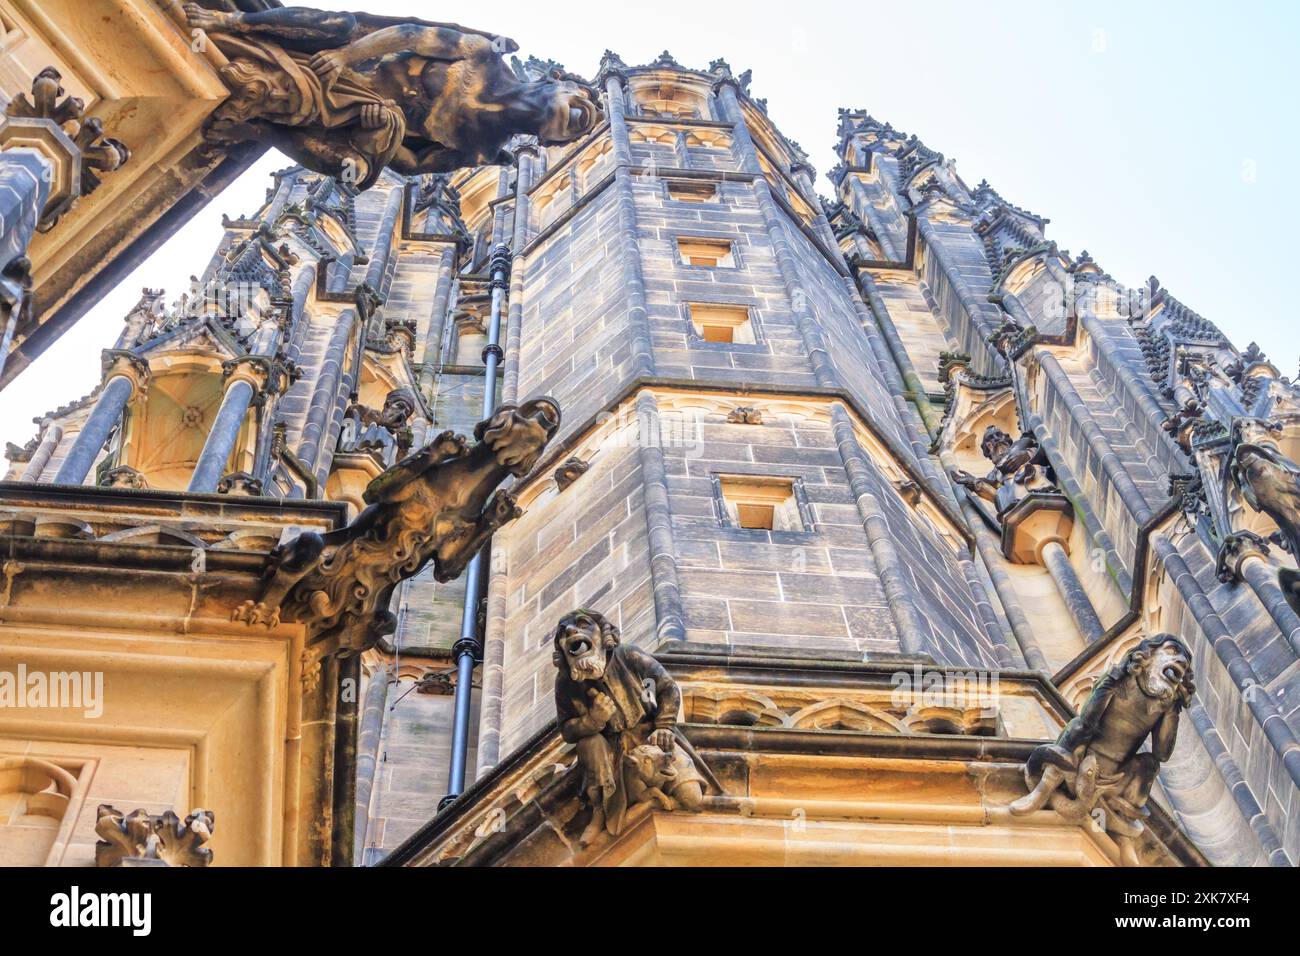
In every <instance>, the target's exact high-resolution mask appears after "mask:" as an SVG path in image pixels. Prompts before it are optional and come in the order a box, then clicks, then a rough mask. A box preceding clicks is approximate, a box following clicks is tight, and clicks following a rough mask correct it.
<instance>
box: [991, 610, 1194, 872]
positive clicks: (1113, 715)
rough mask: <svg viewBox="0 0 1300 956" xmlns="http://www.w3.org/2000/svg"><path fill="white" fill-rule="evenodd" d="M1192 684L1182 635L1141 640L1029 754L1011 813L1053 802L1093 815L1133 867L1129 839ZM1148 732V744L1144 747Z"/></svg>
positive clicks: (1072, 813)
mask: <svg viewBox="0 0 1300 956" xmlns="http://www.w3.org/2000/svg"><path fill="white" fill-rule="evenodd" d="M1195 690H1196V688H1195V685H1194V684H1193V683H1192V663H1191V654H1190V653H1189V652H1188V650H1187V648H1186V646H1184V644H1183V643H1182V641H1180V640H1178V638H1176V637H1174V636H1173V635H1172V634H1157V635H1156V636H1155V637H1149V638H1147V639H1146V640H1144V641H1142V642H1141V643H1140V644H1138V646H1137V647H1135V648H1133V650H1131V651H1129V652H1128V654H1126V655H1125V656H1124V659H1123V661H1121V662H1120V663H1119V664H1118V665H1117V666H1115V667H1113V668H1111V670H1110V672H1109V673H1107V674H1106V676H1105V677H1103V678H1102V679H1101V680H1100V681H1098V682H1097V685H1096V686H1095V687H1094V688H1093V690H1092V694H1091V695H1090V696H1089V697H1088V700H1087V701H1086V702H1085V703H1084V705H1083V709H1082V710H1081V711H1080V712H1079V716H1077V717H1075V718H1074V719H1073V720H1071V721H1070V722H1069V723H1068V724H1066V725H1065V729H1064V730H1062V731H1061V735H1060V736H1059V737H1058V738H1057V739H1056V742H1055V743H1052V744H1044V745H1042V746H1041V747H1036V748H1035V749H1034V751H1033V753H1032V754H1030V756H1029V760H1028V761H1026V763H1025V782H1026V784H1027V785H1028V786H1029V787H1030V792H1029V794H1028V795H1026V796H1024V797H1022V798H1020V799H1019V800H1016V801H1015V802H1013V803H1012V804H1011V807H1010V809H1011V812H1012V813H1013V814H1017V815H1020V814H1025V813H1032V812H1033V811H1035V810H1041V809H1043V808H1044V807H1047V806H1050V807H1051V808H1052V809H1053V810H1055V811H1056V812H1057V813H1059V814H1061V815H1062V816H1064V817H1065V818H1066V819H1069V820H1073V821H1081V820H1084V819H1086V818H1087V817H1088V816H1093V817H1094V818H1096V819H1098V821H1099V822H1100V823H1101V825H1102V827H1103V828H1104V829H1105V830H1106V831H1107V832H1108V833H1110V834H1111V836H1112V837H1113V838H1114V839H1115V842H1116V843H1117V844H1119V847H1120V851H1121V854H1122V855H1123V859H1124V862H1125V863H1126V864H1127V865H1130V866H1136V865H1137V862H1138V860H1137V849H1136V844H1135V842H1134V840H1135V838H1137V837H1138V836H1140V835H1141V833H1142V831H1143V828H1144V827H1143V823H1142V817H1143V816H1145V815H1146V813H1147V810H1146V803H1147V797H1148V796H1149V795H1150V793H1151V784H1152V783H1153V782H1154V781H1155V778H1156V771H1157V770H1159V769H1160V765H1161V764H1162V763H1164V762H1165V761H1166V760H1168V759H1169V757H1170V755H1171V754H1172V753H1173V751H1174V742H1175V740H1176V739H1177V736H1178V717H1179V715H1180V714H1181V713H1182V710H1183V708H1184V707H1186V706H1187V705H1188V704H1189V703H1190V702H1191V699H1192V694H1193V693H1194V692H1195ZM1148 736H1150V738H1151V749H1150V751H1147V752H1142V751H1140V750H1139V748H1141V746H1142V744H1143V743H1144V742H1145V741H1146V739H1147V737H1148ZM1099 809H1100V811H1101V812H1100V813H1098V812H1097V811H1098V810H1099Z"/></svg>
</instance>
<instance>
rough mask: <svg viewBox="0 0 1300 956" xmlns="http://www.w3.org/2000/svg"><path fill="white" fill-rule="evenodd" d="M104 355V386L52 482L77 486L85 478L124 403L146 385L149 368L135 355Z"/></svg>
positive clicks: (109, 353) (117, 418)
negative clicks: (105, 367)
mask: <svg viewBox="0 0 1300 956" xmlns="http://www.w3.org/2000/svg"><path fill="white" fill-rule="evenodd" d="M104 358H105V362H106V365H107V369H106V371H105V377H104V387H103V388H102V389H101V390H100V393H99V398H97V399H96V400H95V407H94V409H92V410H91V413H90V417H89V418H87V419H86V424H84V425H82V426H81V432H80V433H79V434H78V435H77V440H76V441H75V442H73V443H72V447H71V448H70V449H69V450H68V454H67V456H66V457H65V458H64V459H63V464H62V465H60V466H59V471H58V474H56V475H55V476H54V483H55V484H58V485H79V484H81V483H82V482H83V481H85V480H86V475H87V474H89V473H90V467H91V466H92V465H93V464H94V463H95V459H96V458H97V457H98V456H99V450H100V449H101V448H103V447H104V442H106V441H107V440H108V436H109V433H110V432H112V430H113V426H115V425H116V424H117V423H118V421H119V420H120V419H121V417H122V412H123V410H124V409H125V408H126V403H127V402H129V401H130V400H131V397H132V396H133V395H134V394H135V393H136V390H137V389H139V390H143V389H144V388H145V386H146V385H147V384H148V378H149V367H148V366H147V365H146V364H145V362H144V360H143V359H141V358H140V357H139V356H137V355H133V354H131V353H130V352H106V353H105V355H104Z"/></svg>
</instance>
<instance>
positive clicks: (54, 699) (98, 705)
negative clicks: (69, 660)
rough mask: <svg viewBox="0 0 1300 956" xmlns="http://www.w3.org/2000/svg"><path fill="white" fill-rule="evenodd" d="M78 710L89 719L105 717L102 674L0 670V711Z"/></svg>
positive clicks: (24, 667) (20, 669)
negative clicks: (28, 709)
mask: <svg viewBox="0 0 1300 956" xmlns="http://www.w3.org/2000/svg"><path fill="white" fill-rule="evenodd" d="M27 708H30V709H33V710H34V709H68V710H80V711H81V712H82V714H83V715H84V716H85V717H86V718H87V719H89V720H95V719H96V718H98V717H102V716H103V714H104V672H103V671H43V670H29V669H28V667H27V665H26V664H19V665H18V669H17V670H13V671H8V670H0V711H5V710H10V709H14V710H21V709H27Z"/></svg>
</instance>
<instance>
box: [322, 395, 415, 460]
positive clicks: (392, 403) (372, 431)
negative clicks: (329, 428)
mask: <svg viewBox="0 0 1300 956" xmlns="http://www.w3.org/2000/svg"><path fill="white" fill-rule="evenodd" d="M415 404H416V402H415V394H414V393H413V392H412V391H411V390H410V389H409V388H395V389H393V390H392V391H391V392H389V393H388V395H387V396H385V398H384V407H383V408H382V409H380V410H379V411H376V410H375V409H373V408H370V407H369V406H366V405H361V404H358V403H356V402H354V403H352V404H351V405H349V406H348V409H347V411H346V412H344V413H343V428H342V430H341V432H340V434H339V451H357V452H378V453H379V455H380V457H381V459H382V460H384V461H392V458H391V457H390V455H389V451H390V449H394V448H395V449H396V450H397V453H398V454H401V455H404V454H406V452H407V451H408V450H409V449H410V447H411V428H410V426H409V425H408V422H410V420H411V416H412V415H414V414H415Z"/></svg>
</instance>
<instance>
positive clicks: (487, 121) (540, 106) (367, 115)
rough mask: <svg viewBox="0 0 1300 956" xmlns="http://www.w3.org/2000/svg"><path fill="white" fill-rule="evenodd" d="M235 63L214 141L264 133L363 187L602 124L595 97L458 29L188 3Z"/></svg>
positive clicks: (564, 139) (500, 45)
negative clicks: (525, 68)
mask: <svg viewBox="0 0 1300 956" xmlns="http://www.w3.org/2000/svg"><path fill="white" fill-rule="evenodd" d="M184 9H185V14H186V16H187V17H188V18H189V21H190V24H191V26H193V27H195V28H196V29H200V30H203V31H204V32H205V33H206V34H210V35H211V39H212V41H213V42H214V43H215V44H216V45H217V47H218V49H220V50H221V52H222V53H224V54H225V55H226V57H228V58H229V63H228V64H227V65H226V66H224V67H222V68H221V77H222V79H223V80H224V82H225V83H226V85H227V86H228V87H230V90H231V96H230V99H228V100H226V102H224V103H223V104H222V105H221V106H220V107H219V108H218V109H217V111H216V112H215V113H214V115H213V120H212V122H211V124H210V126H209V129H208V135H209V138H210V139H211V140H213V141H215V142H221V143H234V142H241V141H245V140H251V139H259V140H262V141H264V142H268V143H270V144H271V145H274V146H275V147H277V148H278V149H280V150H281V151H283V152H284V153H286V154H288V155H289V156H292V157H293V158H294V159H295V160H297V161H298V162H300V163H302V164H303V165H304V166H306V167H307V168H308V169H312V170H315V171H316V172H320V173H325V174H326V175H330V176H337V177H339V178H340V179H342V180H344V181H348V182H351V183H352V184H353V185H354V186H356V187H357V188H358V189H368V188H369V187H370V186H372V185H374V183H375V181H376V180H377V179H378V178H379V174H380V173H381V172H382V171H383V169H384V167H386V166H390V167H392V168H393V169H394V170H396V171H397V172H399V173H403V174H405V175H417V174H420V173H439V172H448V171H451V170H454V169H459V168H461V167H466V166H480V165H487V164H492V163H498V162H501V161H503V160H506V159H508V154H505V153H503V150H504V148H505V145H506V143H507V142H508V141H509V140H510V138H511V137H512V136H514V135H515V134H517V133H523V134H529V135H534V136H536V137H537V138H538V140H539V141H540V142H542V143H543V144H545V145H550V144H559V143H568V142H572V141H573V140H575V139H577V138H579V137H580V136H582V135H584V134H585V133H587V132H589V131H590V130H591V129H592V128H594V127H595V125H596V123H597V121H598V119H599V118H600V107H599V105H598V104H597V100H596V98H595V93H594V91H592V90H590V89H589V88H586V87H583V86H581V85H579V84H578V83H576V82H574V81H572V80H570V79H561V78H556V77H547V78H545V79H542V80H537V81H532V82H524V81H521V80H519V79H518V77H516V76H515V74H514V71H512V70H511V69H510V67H509V66H508V65H507V64H506V63H505V61H504V60H503V59H502V54H503V53H508V52H511V51H513V50H516V49H518V46H517V45H516V44H515V43H514V41H512V40H508V39H506V38H504V37H497V36H493V35H491V34H485V33H478V32H475V31H471V30H466V29H465V28H463V27H459V26H455V25H452V24H438V23H426V22H423V21H420V20H414V19H411V18H402V19H395V18H390V17H379V16H374V15H370V14H363V13H356V14H354V13H340V12H329V11H323V10H313V9H310V8H307V7H283V8H279V9H271V10H262V11H257V12H252V13H238V12H227V11H223V10H212V9H208V8H207V7H206V6H204V5H201V4H199V3H188V4H186V5H185V8H184Z"/></svg>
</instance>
